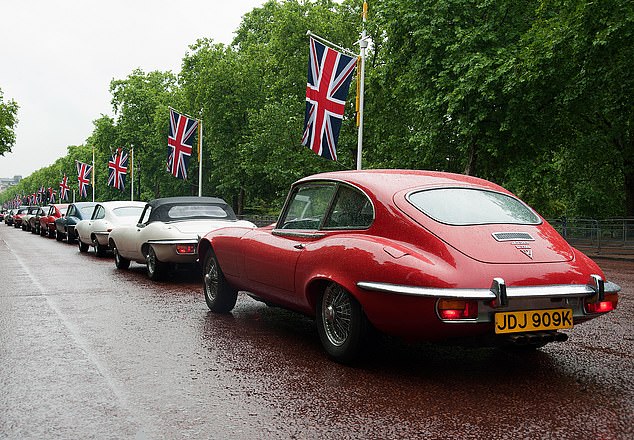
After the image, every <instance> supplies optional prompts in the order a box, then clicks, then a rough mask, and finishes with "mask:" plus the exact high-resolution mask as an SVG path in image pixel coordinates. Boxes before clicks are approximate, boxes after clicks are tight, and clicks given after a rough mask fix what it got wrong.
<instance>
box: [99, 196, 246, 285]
mask: <svg viewBox="0 0 634 440" xmlns="http://www.w3.org/2000/svg"><path fill="white" fill-rule="evenodd" d="M229 225H231V226H240V227H246V228H254V227H255V225H254V224H253V223H251V222H248V221H245V220H238V219H237V218H236V215H235V213H234V212H233V209H231V207H230V206H229V205H227V203H226V202H225V201H224V200H222V199H219V198H215V197H167V198H161V199H155V200H152V201H150V202H149V203H148V204H147V205H146V206H145V208H144V210H143V214H142V215H141V217H140V219H139V221H138V223H137V224H127V225H120V226H116V227H114V228H113V229H112V232H110V238H109V244H110V248H111V249H112V251H113V253H114V260H115V265H116V267H117V268H119V269H127V268H128V267H130V261H135V262H137V263H142V264H146V265H147V274H148V277H149V278H150V279H152V280H158V279H160V278H162V277H163V276H164V275H165V273H166V272H167V269H168V266H169V264H171V263H176V264H192V263H195V262H196V261H198V252H197V248H198V240H199V239H200V237H201V236H203V235H205V234H206V233H207V232H209V231H211V230H214V229H218V228H222V227H226V226H229Z"/></svg>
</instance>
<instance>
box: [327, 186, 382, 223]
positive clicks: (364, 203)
mask: <svg viewBox="0 0 634 440" xmlns="http://www.w3.org/2000/svg"><path fill="white" fill-rule="evenodd" d="M372 220H374V210H373V208H372V203H371V202H370V200H369V199H368V198H367V197H366V195H365V194H363V193H362V192H361V191H359V190H357V189H355V188H352V187H349V186H346V185H341V186H340V187H339V191H337V195H336V197H335V201H334V203H333V207H332V210H331V211H330V215H329V216H328V218H327V219H326V222H325V223H324V227H325V228H329V229H330V228H332V229H366V228H368V227H369V226H370V224H372Z"/></svg>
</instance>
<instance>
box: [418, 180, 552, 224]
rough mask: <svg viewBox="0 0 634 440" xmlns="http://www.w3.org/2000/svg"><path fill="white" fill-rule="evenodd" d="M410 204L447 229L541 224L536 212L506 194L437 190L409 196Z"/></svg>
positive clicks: (478, 190)
mask: <svg viewBox="0 0 634 440" xmlns="http://www.w3.org/2000/svg"><path fill="white" fill-rule="evenodd" d="M407 199H408V200H409V202H410V203H411V204H412V205H414V206H415V207H416V208H417V209H418V210H420V211H422V212H423V213H424V214H426V215H427V216H429V217H431V218H432V219H434V220H436V221H437V222H440V223H445V224H448V225H456V226H461V225H483V224H520V225H537V224H540V223H541V220H540V218H539V217H538V216H537V214H535V212H534V211H533V210H532V209H530V208H529V207H528V206H526V205H525V204H524V203H522V202H521V201H519V200H518V199H516V198H514V197H511V196H509V195H507V194H502V193H498V192H494V191H486V190H481V189H471V188H438V189H430V190H423V191H418V192H414V193H411V194H410V195H409V196H408V198H407Z"/></svg>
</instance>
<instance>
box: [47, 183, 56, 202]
mask: <svg viewBox="0 0 634 440" xmlns="http://www.w3.org/2000/svg"><path fill="white" fill-rule="evenodd" d="M48 203H55V190H54V189H53V188H51V187H50V186H49V187H48Z"/></svg>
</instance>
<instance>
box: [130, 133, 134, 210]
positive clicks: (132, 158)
mask: <svg viewBox="0 0 634 440" xmlns="http://www.w3.org/2000/svg"><path fill="white" fill-rule="evenodd" d="M130 201H131V202H133V201H134V145H130Z"/></svg>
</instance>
